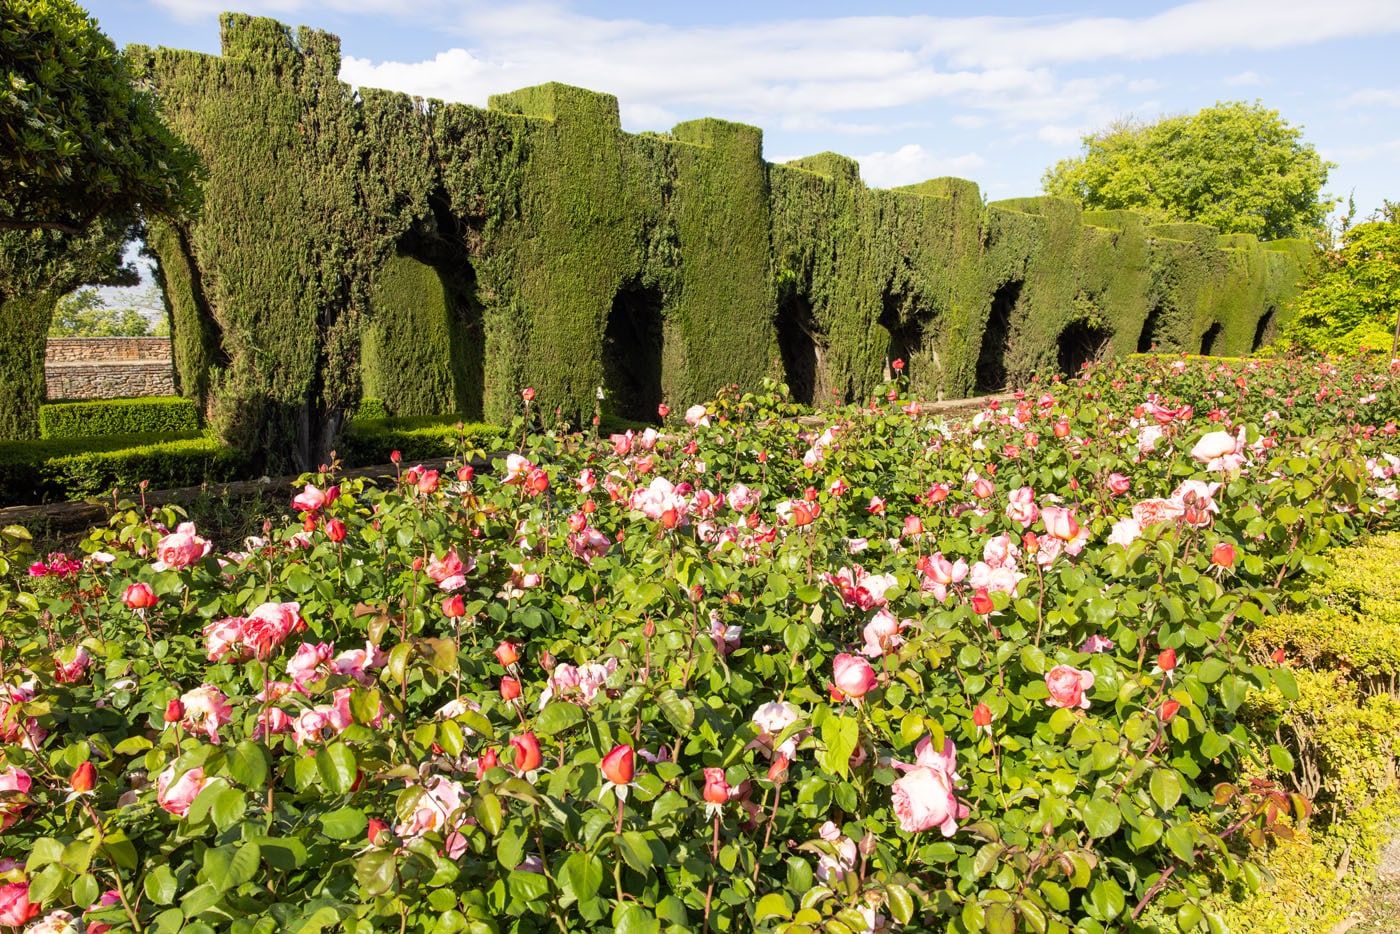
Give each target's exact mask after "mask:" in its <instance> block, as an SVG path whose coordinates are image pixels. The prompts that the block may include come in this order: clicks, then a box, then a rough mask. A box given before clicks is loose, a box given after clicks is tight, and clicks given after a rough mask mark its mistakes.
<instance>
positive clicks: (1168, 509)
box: [1133, 499, 1185, 534]
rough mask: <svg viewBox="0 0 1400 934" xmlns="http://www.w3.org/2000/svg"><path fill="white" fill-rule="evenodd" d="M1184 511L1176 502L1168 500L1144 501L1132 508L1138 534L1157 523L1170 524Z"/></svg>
mask: <svg viewBox="0 0 1400 934" xmlns="http://www.w3.org/2000/svg"><path fill="white" fill-rule="evenodd" d="M1183 512H1185V509H1184V508H1183V507H1182V505H1181V504H1180V503H1178V502H1175V501H1173V500H1169V499H1145V500H1143V501H1142V502H1140V503H1137V504H1136V505H1134V506H1133V519H1134V521H1136V522H1137V524H1138V532H1139V534H1141V531H1142V530H1143V529H1145V528H1147V527H1148V526H1150V525H1156V524H1157V523H1159V522H1170V521H1172V520H1175V519H1178V518H1180V517H1181V514H1182V513H1183Z"/></svg>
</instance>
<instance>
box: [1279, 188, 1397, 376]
mask: <svg viewBox="0 0 1400 934" xmlns="http://www.w3.org/2000/svg"><path fill="white" fill-rule="evenodd" d="M1295 307H1296V313H1295V314H1294V317H1293V320H1292V321H1290V322H1289V325H1288V327H1287V328H1286V329H1285V332H1284V336H1285V337H1286V338H1288V339H1289V340H1291V341H1294V342H1296V343H1299V344H1302V345H1304V346H1307V347H1312V348H1314V349H1316V350H1322V351H1327V352H1329V353H1355V352H1356V351H1358V350H1362V349H1371V350H1381V349H1388V348H1391V347H1392V346H1393V343H1392V342H1393V341H1394V339H1395V333H1396V316H1397V315H1400V218H1395V217H1394V215H1393V214H1392V215H1391V219H1390V220H1377V221H1372V222H1370V223H1366V224H1358V225H1357V226H1355V227H1352V228H1351V229H1350V230H1348V231H1346V232H1345V233H1344V234H1343V244H1342V248H1341V249H1340V250H1338V251H1336V252H1335V253H1331V254H1329V255H1328V257H1327V269H1326V271H1325V272H1324V273H1323V274H1322V275H1321V277H1320V278H1319V279H1318V281H1317V283H1316V284H1315V285H1313V287H1312V288H1310V289H1308V290H1307V291H1305V292H1303V293H1302V294H1301V295H1299V296H1298V298H1297V304H1296V306H1295Z"/></svg>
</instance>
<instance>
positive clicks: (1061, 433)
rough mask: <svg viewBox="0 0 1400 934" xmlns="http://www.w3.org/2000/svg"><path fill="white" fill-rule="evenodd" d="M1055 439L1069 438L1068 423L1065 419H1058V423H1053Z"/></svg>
mask: <svg viewBox="0 0 1400 934" xmlns="http://www.w3.org/2000/svg"><path fill="white" fill-rule="evenodd" d="M1055 437H1057V438H1068V437H1069V422H1068V421H1066V420H1065V419H1063V418H1062V419H1060V420H1059V421H1058V422H1056V423H1055Z"/></svg>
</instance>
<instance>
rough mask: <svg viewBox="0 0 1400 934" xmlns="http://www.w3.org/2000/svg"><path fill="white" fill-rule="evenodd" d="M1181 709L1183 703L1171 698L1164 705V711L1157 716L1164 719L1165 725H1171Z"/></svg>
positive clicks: (1160, 711)
mask: <svg viewBox="0 0 1400 934" xmlns="http://www.w3.org/2000/svg"><path fill="white" fill-rule="evenodd" d="M1180 709H1181V702H1180V701H1177V700H1172V699H1170V698H1169V699H1168V700H1167V701H1166V702H1165V703H1163V704H1162V709H1161V710H1159V711H1158V712H1157V715H1158V716H1159V717H1161V718H1162V722H1163V723H1169V722H1171V718H1172V717H1175V716H1176V712H1177V711H1178V710H1180Z"/></svg>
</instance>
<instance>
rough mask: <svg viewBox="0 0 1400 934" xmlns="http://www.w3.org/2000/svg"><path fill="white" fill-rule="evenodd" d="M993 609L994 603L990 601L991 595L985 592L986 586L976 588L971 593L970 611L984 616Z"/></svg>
mask: <svg viewBox="0 0 1400 934" xmlns="http://www.w3.org/2000/svg"><path fill="white" fill-rule="evenodd" d="M995 609H996V604H995V603H993V602H992V595H991V594H989V593H987V588H985V587H979V588H977V592H976V593H974V594H973V595H972V612H974V613H976V614H977V615H979V616H986V615H987V614H988V613H990V612H992V611H993V610H995Z"/></svg>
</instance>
